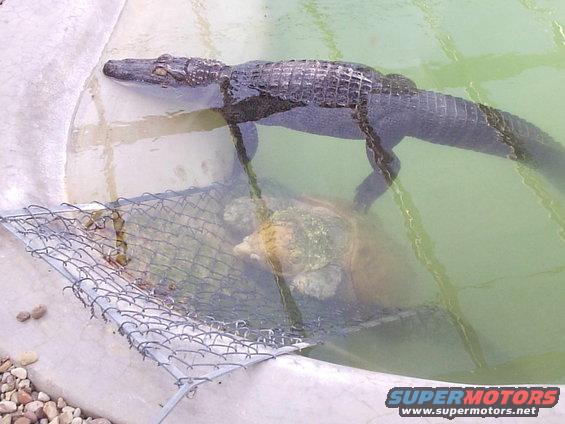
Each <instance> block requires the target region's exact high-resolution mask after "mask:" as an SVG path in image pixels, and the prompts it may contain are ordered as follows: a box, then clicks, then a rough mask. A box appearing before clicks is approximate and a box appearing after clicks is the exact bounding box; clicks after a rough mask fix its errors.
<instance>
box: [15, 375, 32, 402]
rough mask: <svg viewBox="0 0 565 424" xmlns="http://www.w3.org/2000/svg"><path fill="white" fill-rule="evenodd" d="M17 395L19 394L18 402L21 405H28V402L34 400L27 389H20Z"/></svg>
mask: <svg viewBox="0 0 565 424" xmlns="http://www.w3.org/2000/svg"><path fill="white" fill-rule="evenodd" d="M28 381H29V380H28ZM17 395H18V404H20V405H27V404H28V403H30V402H32V401H33V398H32V397H31V395H30V394H29V393H28V392H26V391H23V390H18V393H17Z"/></svg>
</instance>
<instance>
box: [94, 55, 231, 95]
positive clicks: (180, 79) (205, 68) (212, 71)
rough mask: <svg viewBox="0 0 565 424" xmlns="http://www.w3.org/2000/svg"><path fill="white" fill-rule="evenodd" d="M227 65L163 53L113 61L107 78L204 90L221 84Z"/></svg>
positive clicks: (105, 66)
mask: <svg viewBox="0 0 565 424" xmlns="http://www.w3.org/2000/svg"><path fill="white" fill-rule="evenodd" d="M226 68H227V65H225V64H224V63H222V62H220V61H217V60H212V59H203V58H199V57H174V56H171V55H169V54H163V55H161V56H159V57H158V58H157V59H120V60H109V61H107V62H106V63H105V64H104V68H103V69H102V72H103V73H104V75H106V76H108V77H111V78H114V79H117V80H120V81H126V82H133V83H141V84H152V85H161V86H163V87H180V86H187V87H203V86H207V85H210V84H212V83H214V82H217V81H218V79H219V78H220V75H221V74H222V71H223V70H225V69H226Z"/></svg>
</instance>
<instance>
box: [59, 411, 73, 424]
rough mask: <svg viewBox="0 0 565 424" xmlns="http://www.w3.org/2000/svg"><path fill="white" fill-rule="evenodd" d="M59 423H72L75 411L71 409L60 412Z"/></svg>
mask: <svg viewBox="0 0 565 424" xmlns="http://www.w3.org/2000/svg"><path fill="white" fill-rule="evenodd" d="M58 418H59V424H71V421H72V420H73V413H72V412H70V411H66V412H63V413H62V414H59V417H58Z"/></svg>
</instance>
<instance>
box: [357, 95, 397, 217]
mask: <svg viewBox="0 0 565 424" xmlns="http://www.w3.org/2000/svg"><path fill="white" fill-rule="evenodd" d="M367 109H368V108H367V104H366V103H362V104H361V105H359V106H357V107H356V108H355V109H354V112H353V119H355V121H356V122H357V124H358V125H359V129H360V130H361V131H362V132H363V134H365V148H366V152H367V158H368V159H369V163H370V164H371V166H372V167H373V172H371V174H369V175H368V176H367V177H366V178H365V179H364V180H363V181H362V182H361V184H359V186H358V187H357V190H356V193H355V199H354V204H355V207H356V208H357V209H359V210H362V211H366V210H368V209H369V208H370V207H371V205H372V204H373V202H374V201H375V200H376V199H377V198H378V197H379V196H380V195H381V194H383V193H384V192H385V191H386V190H387V188H388V187H390V185H391V184H392V182H393V181H394V179H395V178H396V176H397V175H398V171H399V170H400V160H399V159H398V157H397V156H396V155H395V154H394V153H393V152H392V150H390V149H386V148H385V147H384V144H385V143H383V140H382V138H381V137H380V136H379V134H378V132H377V131H376V130H375V128H374V127H373V126H372V125H371V123H370V122H369V116H368V113H367ZM393 141H394V142H393ZM398 141H399V140H386V145H388V146H393V145H395V144H396V142H398Z"/></svg>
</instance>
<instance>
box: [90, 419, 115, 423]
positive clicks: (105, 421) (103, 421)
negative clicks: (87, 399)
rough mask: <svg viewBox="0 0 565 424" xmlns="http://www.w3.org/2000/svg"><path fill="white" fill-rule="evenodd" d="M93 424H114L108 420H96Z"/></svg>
mask: <svg viewBox="0 0 565 424" xmlns="http://www.w3.org/2000/svg"><path fill="white" fill-rule="evenodd" d="M91 424H112V423H111V422H110V421H109V420H107V419H106V418H96V419H95V420H92V422H91Z"/></svg>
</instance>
